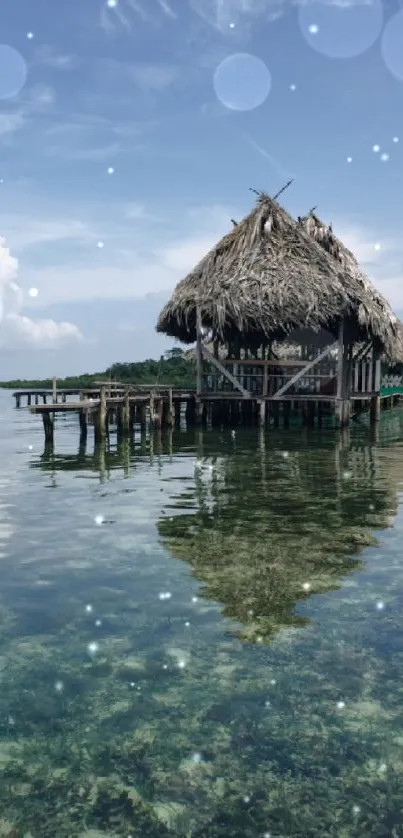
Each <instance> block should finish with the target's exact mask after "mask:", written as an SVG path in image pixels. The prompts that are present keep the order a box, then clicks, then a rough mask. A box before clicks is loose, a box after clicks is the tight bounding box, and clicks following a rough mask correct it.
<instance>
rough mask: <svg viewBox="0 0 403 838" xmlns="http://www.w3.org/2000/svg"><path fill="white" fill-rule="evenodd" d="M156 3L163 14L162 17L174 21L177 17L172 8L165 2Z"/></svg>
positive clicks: (162, 0)
mask: <svg viewBox="0 0 403 838" xmlns="http://www.w3.org/2000/svg"><path fill="white" fill-rule="evenodd" d="M157 2H158V5H159V7H160V9H161V10H162V11H163V12H164V15H166V16H167V17H170V18H172V19H174V20H175V19H176V18H177V17H178V15H177V14H176V12H175V11H174V9H173V8H172V6H170V5H169V3H167V0H157Z"/></svg>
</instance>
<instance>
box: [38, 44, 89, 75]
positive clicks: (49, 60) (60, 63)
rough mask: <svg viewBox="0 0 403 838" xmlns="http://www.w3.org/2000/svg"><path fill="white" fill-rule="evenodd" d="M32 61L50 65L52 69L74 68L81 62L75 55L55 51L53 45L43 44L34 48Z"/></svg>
mask: <svg viewBox="0 0 403 838" xmlns="http://www.w3.org/2000/svg"><path fill="white" fill-rule="evenodd" d="M34 63H36V64H43V65H44V66H45V67H52V68H53V69H54V70H64V71H68V70H75V69H76V68H77V67H78V66H79V64H80V63H81V58H79V57H78V56H77V55H67V54H63V53H57V52H55V50H54V49H53V47H51V46H48V45H47V44H44V45H43V46H41V47H39V48H38V49H37V50H36V53H35V58H34Z"/></svg>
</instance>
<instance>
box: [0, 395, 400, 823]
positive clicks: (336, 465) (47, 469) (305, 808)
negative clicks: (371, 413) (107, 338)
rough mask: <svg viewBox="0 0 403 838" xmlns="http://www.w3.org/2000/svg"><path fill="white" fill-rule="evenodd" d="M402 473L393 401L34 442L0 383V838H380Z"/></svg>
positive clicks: (390, 749) (394, 738) (392, 730)
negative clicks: (328, 424)
mask: <svg viewBox="0 0 403 838" xmlns="http://www.w3.org/2000/svg"><path fill="white" fill-rule="evenodd" d="M402 486H403V412H402V413H400V414H399V413H395V414H391V415H389V416H387V417H384V419H383V420H382V423H381V428H380V431H379V439H378V440H377V441H376V442H375V441H374V440H372V441H371V439H370V436H369V432H368V431H367V430H366V429H361V430H360V431H358V430H357V431H355V432H354V433H353V432H351V435H350V436H345V437H342V438H340V437H336V436H335V435H333V434H332V433H331V432H328V433H323V434H321V435H311V436H304V435H303V434H298V433H294V435H291V434H288V435H286V434H284V433H283V434H282V435H276V434H275V433H270V434H266V435H264V434H259V432H249V433H248V432H243V431H237V434H236V439H235V442H234V441H233V440H232V439H231V435H230V433H229V432H228V431H227V432H225V433H223V434H220V433H216V432H214V433H204V434H203V435H200V434H199V433H197V432H194V431H192V432H189V433H186V432H176V433H175V435H174V437H173V440H169V438H165V439H163V440H162V442H161V441H158V439H154V440H153V442H152V443H150V441H145V440H144V441H142V442H141V440H140V438H139V439H136V440H135V443H134V445H132V446H130V445H123V446H122V447H121V448H120V449H119V450H116V446H114V445H113V446H111V450H110V451H109V452H96V453H95V454H94V452H93V444H92V438H91V434H90V436H89V440H88V446H87V451H84V450H81V451H79V450H78V428H77V422H76V420H74V419H73V420H70V419H69V420H68V421H63V420H61V421H60V422H59V424H58V427H57V431H56V448H55V452H53V453H52V452H44V446H43V431H42V426H41V421H40V419H39V418H38V417H32V416H30V415H29V414H28V413H27V412H26V411H19V412H16V411H13V410H12V409H11V398H10V394H8V393H6V394H1V393H0V554H1V568H2V574H1V586H0V619H1V632H0V644H1V645H0V669H1V690H0V768H1V778H0V836H9V838H77V836H81V838H84V836H86V838H101V836H110V838H112V836H116V838H129V836H132V837H133V838H134V836H136V838H137V837H138V838H140V836H141V838H154V836H155V838H164V836H166V837H167V838H168V836H171V835H174V836H184V837H185V836H186V837H187V838H188V837H189V836H191V838H195V837H196V836H198V838H264V836H271V838H311V836H312V838H313V837H314V836H318V837H319V836H321V838H323V837H324V836H329V838H333V836H334V838H336V837H337V838H350V836H351V838H362V836H371V837H372V836H374V838H384V836H385V838H387V836H390V838H401V836H403V560H402V550H403V547H402V544H403V542H402V537H403V513H402V508H401V506H400V503H401V499H402V497H403V495H402V494H401V492H402ZM374 539H377V542H378V544H377V546H376V543H375V540H374Z"/></svg>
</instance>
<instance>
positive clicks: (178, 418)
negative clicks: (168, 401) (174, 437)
mask: <svg viewBox="0 0 403 838" xmlns="http://www.w3.org/2000/svg"><path fill="white" fill-rule="evenodd" d="M181 413H182V404H181V402H180V401H175V402H174V414H175V427H177V428H179V427H180V423H181Z"/></svg>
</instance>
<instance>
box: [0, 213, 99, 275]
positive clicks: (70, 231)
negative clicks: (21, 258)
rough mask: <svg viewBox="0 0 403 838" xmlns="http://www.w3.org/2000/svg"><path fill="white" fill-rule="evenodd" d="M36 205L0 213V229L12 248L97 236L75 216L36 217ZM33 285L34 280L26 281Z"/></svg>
mask: <svg viewBox="0 0 403 838" xmlns="http://www.w3.org/2000/svg"><path fill="white" fill-rule="evenodd" d="M36 216H37V209H36V206H35V205H33V206H32V211H31V213H30V214H26V215H25V214H14V213H4V215H3V214H0V229H2V230H3V231H4V232H5V235H6V238H7V241H9V242H10V245H11V247H12V248H13V250H19V251H20V252H21V251H23V250H24V249H26V248H28V247H31V246H32V245H40V244H50V243H53V242H59V241H60V242H62V241H68V240H74V241H75V242H76V243H77V244H80V243H84V244H85V243H88V244H93V243H94V242H96V241H97V240H98V239H99V234H98V233H97V231H96V230H93V229H92V227H91V226H90V225H89V224H88V223H86V222H84V221H80V220H79V219H75V218H63V217H61V218H52V217H51V216H49V217H45V218H37V217H36ZM30 284H31V285H35V283H30Z"/></svg>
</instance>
